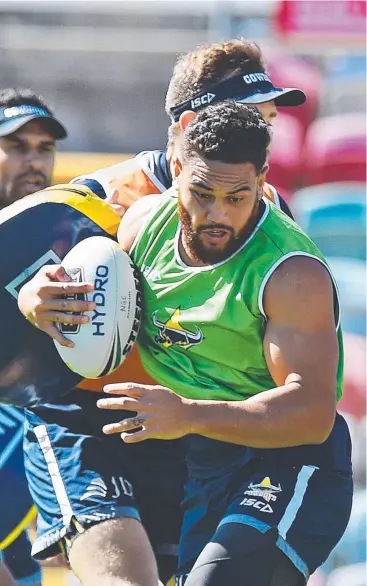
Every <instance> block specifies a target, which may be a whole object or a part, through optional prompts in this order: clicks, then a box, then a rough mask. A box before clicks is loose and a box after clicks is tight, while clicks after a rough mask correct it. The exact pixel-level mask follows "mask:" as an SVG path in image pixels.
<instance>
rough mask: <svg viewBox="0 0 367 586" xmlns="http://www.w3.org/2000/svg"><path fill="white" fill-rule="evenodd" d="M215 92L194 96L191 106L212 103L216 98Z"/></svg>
mask: <svg viewBox="0 0 367 586" xmlns="http://www.w3.org/2000/svg"><path fill="white" fill-rule="evenodd" d="M214 98H215V94H210V93H207V94H205V95H204V96H200V97H198V98H194V99H193V100H191V108H194V109H195V108H200V106H206V105H207V104H210V102H211V101H212V100H214Z"/></svg>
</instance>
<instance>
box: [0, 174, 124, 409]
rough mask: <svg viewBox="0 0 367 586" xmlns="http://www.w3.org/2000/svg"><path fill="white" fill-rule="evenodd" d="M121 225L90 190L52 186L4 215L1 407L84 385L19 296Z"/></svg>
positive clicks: (0, 239) (0, 225)
mask: <svg viewBox="0 0 367 586" xmlns="http://www.w3.org/2000/svg"><path fill="white" fill-rule="evenodd" d="M119 222H120V218H119V216H118V215H117V213H116V212H115V211H114V210H113V209H112V208H111V207H110V206H109V205H108V204H107V203H106V202H105V201H104V200H103V199H101V198H100V197H98V196H97V195H96V194H95V193H94V192H93V191H91V190H90V189H89V187H87V186H84V185H78V186H73V185H58V186H55V187H51V188H48V189H45V190H44V191H41V192H38V193H36V194H33V195H30V196H28V197H25V198H24V199H22V200H20V201H18V202H16V203H14V204H13V205H11V206H9V207H7V208H5V209H3V210H1V211H0V248H1V250H2V263H1V273H0V285H1V286H0V304H1V308H2V340H3V343H2V349H1V353H0V401H1V402H3V403H9V404H13V405H17V406H21V407H24V406H31V405H35V404H37V403H39V402H48V401H51V400H52V398H53V397H56V396H58V395H60V394H61V393H62V392H66V391H68V390H69V389H71V388H73V387H74V386H75V385H76V384H77V383H78V382H80V380H81V377H80V376H78V375H76V374H75V373H73V372H71V371H70V370H69V369H68V368H67V367H66V366H65V364H64V363H63V361H62V360H61V358H60V357H59V355H58V353H57V352H56V351H55V347H54V343H53V341H52V340H51V339H50V338H48V336H45V334H44V333H43V332H41V331H39V330H37V329H36V328H34V327H33V326H32V325H31V324H30V323H29V322H28V321H27V320H26V319H24V317H23V315H22V314H21V313H20V311H19V309H18V305H17V297H18V292H19V290H20V288H21V287H22V285H24V283H25V282H26V281H27V280H29V279H30V278H31V277H32V276H33V275H34V274H35V273H36V272H37V271H38V269H39V268H40V267H41V266H43V265H45V264H55V263H60V262H61V261H62V259H63V258H64V256H65V255H66V254H67V252H68V251H69V250H71V248H73V246H75V244H77V243H78V242H79V241H81V240H84V239H85V238H88V237H89V236H93V235H104V236H109V237H114V236H115V235H116V232H117V228H118V225H119Z"/></svg>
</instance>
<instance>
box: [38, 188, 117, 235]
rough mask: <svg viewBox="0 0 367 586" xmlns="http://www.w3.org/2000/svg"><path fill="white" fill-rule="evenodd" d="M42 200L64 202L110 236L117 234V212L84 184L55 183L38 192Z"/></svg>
mask: <svg viewBox="0 0 367 586" xmlns="http://www.w3.org/2000/svg"><path fill="white" fill-rule="evenodd" d="M39 195H42V196H43V197H45V200H44V201H49V202H52V203H64V204H66V205H68V206H70V207H72V208H74V209H75V210H77V211H79V212H80V213H82V214H84V215H85V216H87V218H89V219H90V220H92V222H94V223H95V224H97V225H98V226H100V227H101V228H102V229H103V230H104V231H105V232H107V233H108V234H110V235H111V236H115V235H116V234H117V230H118V227H119V224H120V221H121V218H120V216H119V215H118V213H117V212H115V210H114V209H113V208H112V207H111V206H110V205H109V204H108V203H106V202H105V201H104V200H103V199H101V198H100V197H98V195H96V194H95V193H93V191H91V189H89V187H87V186H86V185H77V186H75V187H73V185H71V184H67V185H55V186H53V187H48V188H47V189H44V190H43V191H40V192H39Z"/></svg>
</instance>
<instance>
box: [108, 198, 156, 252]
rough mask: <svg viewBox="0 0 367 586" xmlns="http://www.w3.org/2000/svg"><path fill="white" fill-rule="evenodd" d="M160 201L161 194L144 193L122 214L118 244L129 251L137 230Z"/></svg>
mask: <svg viewBox="0 0 367 586" xmlns="http://www.w3.org/2000/svg"><path fill="white" fill-rule="evenodd" d="M161 203H162V194H155V195H146V196H145V197H142V198H141V199H138V200H137V201H135V202H134V203H133V204H132V205H131V206H130V207H129V208H128V210H127V211H126V213H125V214H124V216H123V218H122V220H121V223H120V226H119V229H118V233H117V239H118V242H119V244H120V246H121V247H122V248H123V249H124V250H125V251H126V252H129V251H130V248H131V247H132V245H133V243H134V240H135V238H136V237H137V235H138V233H139V230H140V229H141V228H142V227H143V226H144V224H145V222H146V221H147V219H148V217H149V216H150V214H151V213H152V212H153V211H154V210H155V209H156V208H157V207H158V206H159V205H160V204H161Z"/></svg>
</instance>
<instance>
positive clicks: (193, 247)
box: [178, 199, 259, 265]
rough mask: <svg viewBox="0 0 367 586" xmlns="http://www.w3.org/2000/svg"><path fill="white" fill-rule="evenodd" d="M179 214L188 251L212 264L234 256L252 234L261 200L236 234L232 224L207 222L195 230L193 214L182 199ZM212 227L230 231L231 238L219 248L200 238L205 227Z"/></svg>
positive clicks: (202, 260) (204, 261)
mask: <svg viewBox="0 0 367 586" xmlns="http://www.w3.org/2000/svg"><path fill="white" fill-rule="evenodd" d="M178 215H179V219H180V222H181V229H182V237H183V241H184V243H185V246H186V247H187V249H188V252H189V253H190V256H192V257H193V258H194V259H195V260H196V261H199V262H202V263H204V264H208V265H212V264H217V263H219V262H222V261H224V260H226V259H227V258H229V257H230V256H232V254H234V253H235V252H237V250H238V249H239V248H241V246H242V245H243V243H244V242H245V241H246V240H247V238H248V237H249V236H250V234H251V233H252V231H253V229H254V227H255V225H256V223H257V221H258V217H259V201H257V202H256V203H255V204H254V208H253V211H252V213H251V216H250V219H249V221H248V222H247V223H246V225H245V226H244V227H243V228H242V230H240V231H239V232H238V233H237V234H235V232H234V230H233V228H231V227H230V226H224V225H222V224H205V225H203V226H201V227H200V226H199V229H198V230H194V228H193V225H192V220H191V216H190V214H189V213H188V211H187V210H186V208H185V207H184V205H183V204H182V202H181V200H180V199H179V200H178ZM210 227H212V228H213V229H215V228H217V229H220V228H222V229H225V230H227V231H228V232H230V239H229V241H228V242H227V244H226V245H225V246H224V247H223V248H220V249H218V250H216V249H214V248H207V247H206V246H205V245H204V244H203V243H202V241H201V240H200V232H201V231H202V230H204V229H205V230H207V229H208V228H209V229H210Z"/></svg>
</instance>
